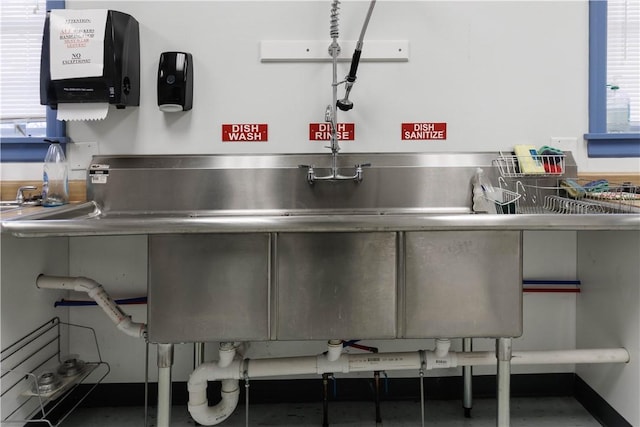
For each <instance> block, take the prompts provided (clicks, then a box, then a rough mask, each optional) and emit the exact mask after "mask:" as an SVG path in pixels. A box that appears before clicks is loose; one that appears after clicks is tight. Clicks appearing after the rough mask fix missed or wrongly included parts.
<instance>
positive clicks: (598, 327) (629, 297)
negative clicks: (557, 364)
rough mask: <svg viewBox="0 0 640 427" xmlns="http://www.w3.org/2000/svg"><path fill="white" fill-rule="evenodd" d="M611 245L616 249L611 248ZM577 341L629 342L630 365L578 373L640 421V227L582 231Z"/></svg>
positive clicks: (585, 344) (589, 368)
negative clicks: (581, 288) (639, 402)
mask: <svg viewBox="0 0 640 427" xmlns="http://www.w3.org/2000/svg"><path fill="white" fill-rule="evenodd" d="M612 247H615V248H616V251H611V250H610V249H611V248H612ZM578 248H579V250H578V267H579V269H580V271H581V275H582V277H583V280H582V281H583V283H582V286H583V289H584V293H582V294H580V297H579V298H578V305H577V344H578V346H580V347H581V348H591V347H595V346H606V347H625V348H626V349H627V350H628V351H629V354H630V355H631V360H630V361H629V363H627V364H626V365H584V366H579V367H578V368H577V373H578V375H580V377H581V378H582V379H584V380H585V381H586V382H587V383H588V384H589V385H590V386H591V387H592V388H593V389H594V390H595V391H596V392H598V394H600V395H601V396H602V397H603V398H605V399H606V400H607V402H609V404H610V405H611V406H613V407H614V409H616V410H617V411H618V412H619V413H620V414H622V415H623V416H624V417H625V418H626V419H627V421H628V422H629V423H630V424H631V425H633V426H637V425H640V407H639V406H638V401H639V397H640V311H639V310H638V308H639V307H640V268H638V260H639V259H640V232H630V231H618V232H608V233H603V232H596V231H591V232H586V231H583V232H580V233H579V235H578Z"/></svg>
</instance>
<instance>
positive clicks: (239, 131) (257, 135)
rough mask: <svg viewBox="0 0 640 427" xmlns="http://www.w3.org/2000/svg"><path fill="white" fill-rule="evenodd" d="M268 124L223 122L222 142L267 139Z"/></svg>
mask: <svg viewBox="0 0 640 427" xmlns="http://www.w3.org/2000/svg"><path fill="white" fill-rule="evenodd" d="M268 128H269V125H267V124H266V123H260V124H246V123H245V124H223V125H222V141H223V142H247V141H249V142H261V141H268V140H269V131H268Z"/></svg>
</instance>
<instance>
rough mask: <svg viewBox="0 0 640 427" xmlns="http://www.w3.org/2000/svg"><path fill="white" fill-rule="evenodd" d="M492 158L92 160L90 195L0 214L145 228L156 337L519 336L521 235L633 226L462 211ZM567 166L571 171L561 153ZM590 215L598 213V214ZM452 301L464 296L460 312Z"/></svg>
mask: <svg viewBox="0 0 640 427" xmlns="http://www.w3.org/2000/svg"><path fill="white" fill-rule="evenodd" d="M495 156H496V154H495V153H459V154H426V153H411V154H358V155H354V154H347V155H340V157H339V167H340V168H341V170H344V171H345V175H349V174H350V172H349V171H350V170H351V169H352V168H353V167H354V165H357V164H363V163H371V164H372V166H371V167H370V168H367V169H365V170H364V173H363V179H362V181H360V182H355V181H329V182H326V181H317V182H315V183H313V184H310V183H309V182H308V181H307V179H306V174H307V169H306V168H305V167H299V165H302V164H304V165H313V166H314V169H315V170H316V171H317V173H318V174H319V175H323V174H324V172H323V171H326V169H327V168H329V167H330V163H331V159H330V157H329V156H328V155H246V156H243V155H228V156H225V155H206V156H97V157H94V159H93V161H92V164H91V166H90V169H89V174H88V178H87V196H88V199H89V200H90V202H87V203H84V204H79V205H68V206H64V207H60V208H52V209H43V210H42V211H41V212H39V213H36V214H32V215H26V216H22V217H20V218H18V219H14V220H6V221H3V222H2V229H3V231H4V232H11V233H13V234H16V235H18V236H31V237H37V236H51V235H66V236H83V235H118V234H146V235H148V248H149V254H148V263H149V270H148V288H149V306H148V332H149V340H150V341H152V342H159V343H175V342H189V341H197V342H204V341H217V340H225V341H236V340H238V341H241V340H297V339H341V338H342V339H350V338H422V337H449V338H452V337H514V336H519V335H520V334H521V332H522V297H521V279H522V277H521V275H522V274H521V265H522V250H521V245H522V230H526V229H545V230H547V229H628V228H631V229H637V227H638V225H639V223H638V217H637V216H636V215H627V216H615V215H613V216H612V215H609V216H607V215H584V216H580V217H581V218H576V217H577V216H573V215H473V214H471V213H472V212H471V208H470V206H471V203H472V191H471V181H472V178H473V176H474V174H475V171H476V168H478V167H482V168H484V169H485V173H486V174H487V175H488V176H489V177H490V178H493V179H494V180H497V176H496V175H495V168H493V167H492V162H493V159H494V158H495ZM566 173H567V174H569V176H571V174H574V175H575V173H576V168H575V163H573V160H572V158H571V156H570V155H569V156H568V158H567V162H566ZM603 217H604V218H603ZM460 307H464V309H463V310H461V309H460Z"/></svg>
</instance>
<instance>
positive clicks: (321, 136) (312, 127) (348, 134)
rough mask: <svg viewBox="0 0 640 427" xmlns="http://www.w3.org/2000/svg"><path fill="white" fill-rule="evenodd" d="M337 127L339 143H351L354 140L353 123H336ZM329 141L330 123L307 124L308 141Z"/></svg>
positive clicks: (354, 126) (354, 129) (354, 127)
mask: <svg viewBox="0 0 640 427" xmlns="http://www.w3.org/2000/svg"><path fill="white" fill-rule="evenodd" d="M337 127H338V129H337V131H338V132H337V137H338V140H339V141H353V140H354V139H355V138H356V125H355V124H354V123H338V126H337ZM330 139H331V124H330V123H309V140H310V141H329V140H330Z"/></svg>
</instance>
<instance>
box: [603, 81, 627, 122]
mask: <svg viewBox="0 0 640 427" xmlns="http://www.w3.org/2000/svg"><path fill="white" fill-rule="evenodd" d="M607 89H609V90H608V91H607V132H629V98H628V97H627V96H626V95H625V94H624V93H622V92H620V87H619V86H615V85H613V86H609V87H607Z"/></svg>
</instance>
